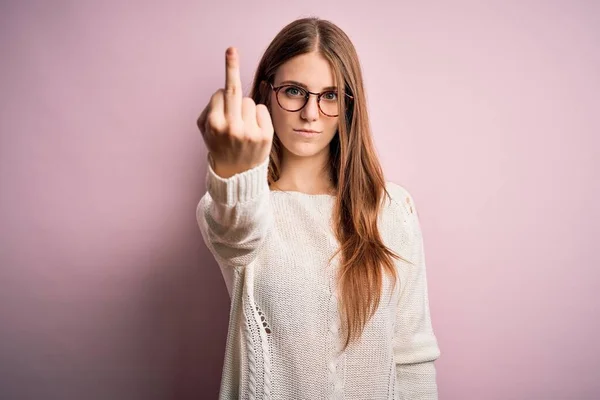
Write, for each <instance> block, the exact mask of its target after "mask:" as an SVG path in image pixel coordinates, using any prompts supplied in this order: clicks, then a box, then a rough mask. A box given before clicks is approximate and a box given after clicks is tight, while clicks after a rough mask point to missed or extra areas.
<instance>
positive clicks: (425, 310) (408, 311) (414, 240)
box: [394, 188, 440, 400]
mask: <svg viewBox="0 0 600 400" xmlns="http://www.w3.org/2000/svg"><path fill="white" fill-rule="evenodd" d="M402 192H403V194H402V197H400V198H398V199H397V202H398V204H399V206H400V207H401V208H402V209H403V210H404V212H403V213H404V215H405V218H406V226H407V227H408V230H409V235H410V239H409V244H410V247H411V249H412V250H409V253H408V254H410V255H411V258H410V259H409V260H410V261H411V262H412V263H413V264H406V265H407V267H406V268H407V273H406V276H405V278H404V279H405V285H404V287H403V289H402V291H401V293H400V298H399V304H398V311H397V315H396V328H395V337H394V339H395V344H394V360H395V363H396V377H397V381H398V389H399V390H400V398H401V399H407V400H408V399H410V400H437V398H438V390H437V382H436V369H435V366H434V361H435V360H436V359H438V358H439V356H440V349H439V347H438V343H437V339H436V336H435V334H434V332H433V328H432V323H431V316H430V311H429V299H428V292H427V274H426V268H425V254H424V247H423V235H422V231H421V226H420V222H419V216H418V214H417V209H416V208H415V203H414V201H413V198H412V196H411V194H410V193H409V192H408V191H407V190H406V189H404V188H402Z"/></svg>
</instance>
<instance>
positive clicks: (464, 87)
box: [0, 0, 600, 400]
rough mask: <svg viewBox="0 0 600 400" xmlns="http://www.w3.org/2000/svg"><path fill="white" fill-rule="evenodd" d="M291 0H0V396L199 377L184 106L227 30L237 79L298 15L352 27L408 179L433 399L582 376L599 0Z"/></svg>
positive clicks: (563, 388) (394, 175)
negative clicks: (421, 258)
mask: <svg viewBox="0 0 600 400" xmlns="http://www.w3.org/2000/svg"><path fill="white" fill-rule="evenodd" d="M125 3H129V4H128V5H125ZM214 3H215V4H216V3H218V2H214ZM392 3H395V4H392ZM484 3H485V4H484ZM290 4H291V3H289V2H285V5H284V3H282V2H276V1H272V2H267V1H251V2H242V1H239V2H237V3H229V4H227V3H223V4H222V5H214V4H208V2H199V1H196V2H192V1H187V2H185V1H178V2H167V1H162V2H159V1H153V2H148V1H137V2H117V1H112V2H91V1H88V2H75V1H54V2H52V4H51V2H42V1H38V2H33V1H24V2H17V1H13V2H12V4H11V2H6V1H5V2H2V5H1V6H0V57H1V58H2V61H1V62H0V68H1V76H0V96H2V97H1V102H0V132H1V136H0V184H1V187H0V196H1V197H0V205H1V207H0V221H1V222H0V266H1V269H0V398H2V399H33V398H36V399H38V398H39V399H41V398H44V399H144V400H152V399H205V398H206V399H212V398H216V394H217V391H218V387H219V380H220V375H221V368H222V363H223V355H224V346H225V335H226V329H227V321H228V318H229V315H228V311H229V297H228V294H227V291H226V288H225V284H224V282H223V278H222V276H221V275H220V271H219V269H218V267H217V266H216V264H215V262H214V261H213V260H212V258H211V256H210V254H209V253H208V252H207V250H206V248H205V247H204V245H203V243H202V239H201V236H200V232H199V230H198V228H197V226H196V221H195V214H194V213H195V207H196V204H197V202H198V200H199V199H200V196H201V195H202V193H203V192H204V190H205V185H204V176H205V171H206V162H205V154H206V153H205V148H204V145H203V142H202V140H201V137H200V134H199V133H198V131H197V129H196V127H195V121H196V117H197V116H198V114H199V112H200V111H201V109H202V108H203V107H204V105H205V103H206V102H207V101H208V99H209V96H210V95H211V94H212V92H214V91H215V90H217V89H218V88H219V87H221V86H222V85H223V83H224V51H225V49H226V47H227V46H229V45H235V46H237V47H238V49H239V51H240V55H241V58H242V80H243V82H244V85H245V87H246V88H247V87H249V85H250V80H251V78H252V76H253V72H254V68H255V67H256V65H257V62H258V59H259V57H260V55H261V54H262V52H263V51H264V49H265V48H266V46H267V45H268V43H269V41H270V40H271V39H272V38H273V37H274V35H275V34H276V33H277V32H278V31H279V30H280V29H281V28H282V27H283V25H285V24H286V23H288V22H290V21H291V20H293V19H295V18H297V17H301V16H309V15H317V16H320V17H322V18H326V19H331V20H332V21H333V22H335V23H337V24H338V25H339V26H340V27H341V28H342V29H344V30H345V31H346V32H347V33H348V34H349V36H350V37H351V39H352V40H353V42H354V43H355V45H356V47H357V50H358V53H359V55H360V57H361V61H362V65H363V69H364V74H365V80H366V87H367V92H368V103H369V109H370V111H371V118H372V125H373V129H374V134H375V140H376V144H377V147H378V151H379V153H380V156H381V161H382V163H383V165H384V168H385V171H386V173H387V178H388V179H391V180H394V181H396V182H398V183H401V184H403V185H404V186H405V187H407V188H408V189H409V190H410V191H411V193H412V194H413V195H414V197H415V200H416V202H417V208H418V210H419V215H420V217H421V221H422V226H423V230H424V235H425V240H426V254H427V262H428V277H429V287H430V293H431V294H430V297H431V309H432V317H433V320H434V328H435V330H436V332H437V335H438V338H439V342H440V346H441V350H442V357H441V358H440V360H439V361H438V364H437V365H438V376H439V378H438V382H439V387H440V399H448V400H453V399H457V400H458V399H467V400H471V399H474V400H478V399H483V400H487V399H502V400H508V399H546V400H547V399H577V400H579V399H598V398H600V375H599V374H600V372H599V371H600V361H599V360H600V358H599V356H600V345H599V342H598V338H599V337H600V324H599V323H598V319H599V313H598V311H597V309H598V306H599V305H600V304H599V301H598V295H597V290H598V287H599V280H600V279H599V278H600V273H599V272H598V267H600V256H599V253H598V252H597V247H596V248H594V246H598V237H599V234H600V212H599V207H598V202H599V201H600V179H599V178H598V170H599V169H600V165H599V159H600V157H599V156H600V150H599V149H600V140H599V135H600V122H599V120H598V112H599V111H600V101H599V100H598V99H599V97H598V93H600V73H599V71H600V51H599V48H600V19H599V15H600V3H599V2H594V1H568V0H563V1H517V0H514V1H508V0H507V1H487V2H483V1H475V0H473V1H452V2H447V1H439V2H437V3H435V2H430V1H420V2H407V1H401V2H391V1H390V2H379V3H377V2H366V3H364V2H356V3H355V4H351V3H350V2H348V1H341V0H339V1H338V0H335V1H334V0H330V1H328V2H322V1H316V0H311V1H302V2H296V5H295V6H294V5H290Z"/></svg>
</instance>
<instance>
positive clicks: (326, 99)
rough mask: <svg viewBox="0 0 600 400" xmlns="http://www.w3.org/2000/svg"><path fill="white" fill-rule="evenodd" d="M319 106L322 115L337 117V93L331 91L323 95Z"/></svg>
mask: <svg viewBox="0 0 600 400" xmlns="http://www.w3.org/2000/svg"><path fill="white" fill-rule="evenodd" d="M319 106H320V107H321V111H322V112H323V114H325V115H329V116H332V117H337V116H338V113H339V106H338V95H337V92H333V91H332V92H325V93H323V95H322V96H321V102H320V103H319Z"/></svg>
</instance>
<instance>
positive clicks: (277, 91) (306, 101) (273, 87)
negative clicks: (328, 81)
mask: <svg viewBox="0 0 600 400" xmlns="http://www.w3.org/2000/svg"><path fill="white" fill-rule="evenodd" d="M268 83H269V85H270V86H271V89H272V90H273V91H274V92H275V99H276V100H277V104H279V107H281V109H282V110H285V111H287V112H298V111H300V110H302V109H303V108H304V107H306V105H307V104H308V99H310V95H311V94H312V95H315V96H317V106H318V107H319V111H320V112H322V113H323V115H326V116H328V117H334V118H335V117H338V116H339V115H340V114H339V113H338V114H337V115H331V114H327V113H326V112H324V111H323V109H322V108H321V96H323V95H324V94H326V93H331V92H333V93H336V94H337V93H339V91H338V90H325V91H324V92H320V93H315V92H311V91H310V90H308V89H306V88H303V87H300V86H298V85H294V84H292V83H284V84H283V85H279V86H273V84H272V83H271V82H268ZM290 86H291V87H296V88H298V89H301V90H303V91H305V92H306V96H304V104H303V105H302V107H300V108H299V109H297V110H288V109H287V108H285V107H283V106H282V105H281V103H280V102H279V91H280V90H281V89H282V88H284V87H290ZM342 93H343V94H345V95H346V96H348V97H349V98H350V100H354V97H353V96H351V95H349V94H348V93H346V92H342Z"/></svg>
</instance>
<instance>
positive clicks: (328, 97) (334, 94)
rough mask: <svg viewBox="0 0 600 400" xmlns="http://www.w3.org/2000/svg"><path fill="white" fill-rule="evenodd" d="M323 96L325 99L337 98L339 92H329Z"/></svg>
mask: <svg viewBox="0 0 600 400" xmlns="http://www.w3.org/2000/svg"><path fill="white" fill-rule="evenodd" d="M323 97H324V98H325V100H336V99H337V93H336V92H327V93H325V94H324V95H323Z"/></svg>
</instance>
